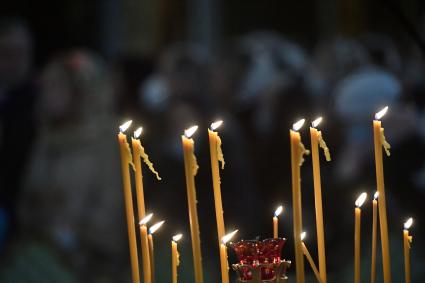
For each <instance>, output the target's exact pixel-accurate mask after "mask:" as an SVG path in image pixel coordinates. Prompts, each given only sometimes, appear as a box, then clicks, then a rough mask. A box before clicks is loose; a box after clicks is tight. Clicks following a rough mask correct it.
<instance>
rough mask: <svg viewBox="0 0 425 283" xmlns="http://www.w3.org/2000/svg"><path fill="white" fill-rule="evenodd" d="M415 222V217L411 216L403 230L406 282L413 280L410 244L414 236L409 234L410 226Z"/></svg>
mask: <svg viewBox="0 0 425 283" xmlns="http://www.w3.org/2000/svg"><path fill="white" fill-rule="evenodd" d="M412 224H413V219H412V218H409V219H408V220H407V221H406V222H405V223H404V230H403V249H404V276H405V281H406V283H410V282H411V276H410V244H411V243H412V236H410V235H409V228H410V227H411V226H412Z"/></svg>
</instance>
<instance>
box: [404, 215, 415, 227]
mask: <svg viewBox="0 0 425 283" xmlns="http://www.w3.org/2000/svg"><path fill="white" fill-rule="evenodd" d="M412 224H413V218H412V217H410V218H409V219H407V221H406V222H404V229H406V230H407V229H409V228H410V227H411V226H412Z"/></svg>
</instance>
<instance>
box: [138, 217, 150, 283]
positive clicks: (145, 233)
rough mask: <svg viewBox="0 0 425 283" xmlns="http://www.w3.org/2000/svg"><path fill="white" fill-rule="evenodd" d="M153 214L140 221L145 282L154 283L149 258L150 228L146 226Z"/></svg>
mask: <svg viewBox="0 0 425 283" xmlns="http://www.w3.org/2000/svg"><path fill="white" fill-rule="evenodd" d="M152 216H153V214H152V213H151V214H148V215H147V216H145V218H143V219H142V220H140V222H139V225H140V241H141V244H142V245H141V247H142V262H143V282H144V283H152V274H151V272H152V270H151V263H150V257H149V240H148V228H147V227H146V224H148V222H149V221H150V220H151V219H152Z"/></svg>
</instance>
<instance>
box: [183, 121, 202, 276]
mask: <svg viewBox="0 0 425 283" xmlns="http://www.w3.org/2000/svg"><path fill="white" fill-rule="evenodd" d="M197 129H198V126H193V127H191V128H189V129H187V130H185V132H184V135H183V136H182V143H183V153H184V169H185V175H186V189H187V201H188V207H189V222H190V236H191V238H192V253H193V264H194V269H195V283H203V282H204V279H203V274H202V255H201V240H200V238H199V236H200V232H199V221H198V212H197V209H196V202H197V200H196V188H195V176H196V173H197V172H198V168H199V167H198V163H197V161H196V156H195V153H194V141H193V139H192V138H191V137H192V135H193V134H194V133H195V132H196V130H197Z"/></svg>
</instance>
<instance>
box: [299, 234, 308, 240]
mask: <svg viewBox="0 0 425 283" xmlns="http://www.w3.org/2000/svg"><path fill="white" fill-rule="evenodd" d="M306 236H307V233H306V232H302V233H301V235H300V237H301V241H304V239H305V237H306Z"/></svg>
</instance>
